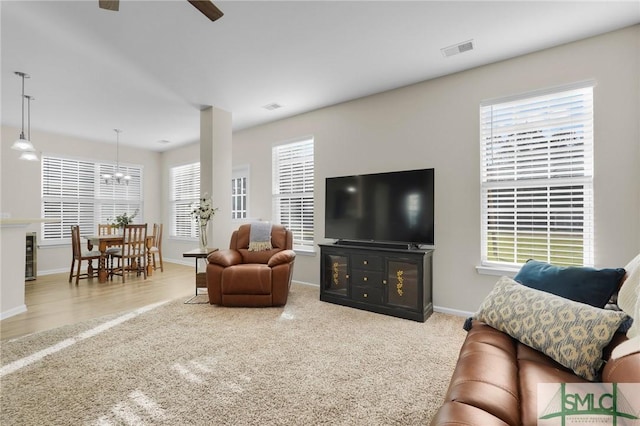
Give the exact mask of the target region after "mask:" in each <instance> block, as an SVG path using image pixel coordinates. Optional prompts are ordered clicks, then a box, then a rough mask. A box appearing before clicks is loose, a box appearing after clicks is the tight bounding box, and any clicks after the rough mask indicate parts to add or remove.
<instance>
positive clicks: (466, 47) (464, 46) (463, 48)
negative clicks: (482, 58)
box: [440, 40, 473, 58]
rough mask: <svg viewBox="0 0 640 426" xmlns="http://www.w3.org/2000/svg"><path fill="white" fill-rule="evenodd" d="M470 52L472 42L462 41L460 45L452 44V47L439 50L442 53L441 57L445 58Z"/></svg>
mask: <svg viewBox="0 0 640 426" xmlns="http://www.w3.org/2000/svg"><path fill="white" fill-rule="evenodd" d="M470 50H473V40H467V41H463V42H462V43H458V44H454V45H453V46H449V47H445V48H443V49H440V51H441V52H442V56H444V57H445V58H448V57H449V56H453V55H458V54H460V53H464V52H468V51H470Z"/></svg>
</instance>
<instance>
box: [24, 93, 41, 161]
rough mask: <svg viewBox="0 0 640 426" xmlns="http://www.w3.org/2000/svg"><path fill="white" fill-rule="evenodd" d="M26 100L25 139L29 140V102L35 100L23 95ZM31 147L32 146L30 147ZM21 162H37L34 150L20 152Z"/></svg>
mask: <svg viewBox="0 0 640 426" xmlns="http://www.w3.org/2000/svg"><path fill="white" fill-rule="evenodd" d="M24 97H25V98H27V138H28V140H29V141H30V140H31V101H33V100H35V99H36V98H34V97H33V96H29V95H24ZM32 146H33V145H32ZM20 159H21V160H27V161H38V154H36V151H35V149H34V150H33V151H22V154H20Z"/></svg>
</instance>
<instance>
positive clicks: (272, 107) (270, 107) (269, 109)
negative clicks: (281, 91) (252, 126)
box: [262, 102, 282, 111]
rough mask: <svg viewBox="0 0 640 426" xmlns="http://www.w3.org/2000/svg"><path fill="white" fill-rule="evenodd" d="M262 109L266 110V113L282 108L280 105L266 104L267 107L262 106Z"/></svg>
mask: <svg viewBox="0 0 640 426" xmlns="http://www.w3.org/2000/svg"><path fill="white" fill-rule="evenodd" d="M262 108H264V109H266V110H267V111H273V110H274V109H279V108H282V105H280V104H278V103H275V102H274V103H272V104H267V105H265V106H263V107H262Z"/></svg>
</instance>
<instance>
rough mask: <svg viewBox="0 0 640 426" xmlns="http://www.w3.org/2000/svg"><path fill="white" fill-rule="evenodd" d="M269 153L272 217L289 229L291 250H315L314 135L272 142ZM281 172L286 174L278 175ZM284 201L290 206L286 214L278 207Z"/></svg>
mask: <svg viewBox="0 0 640 426" xmlns="http://www.w3.org/2000/svg"><path fill="white" fill-rule="evenodd" d="M271 155H272V209H273V220H274V222H276V223H279V224H282V225H284V226H285V227H286V228H287V229H289V230H290V231H292V232H293V249H294V250H296V251H300V252H315V220H314V204H315V142H314V137H313V136H307V137H303V138H299V139H295V140H292V141H288V142H284V143H279V144H274V145H273V146H272V151H271ZM286 156H288V158H286ZM284 172H286V173H288V177H287V175H284V176H281V175H282V174H283V173H284ZM297 172H299V173H297ZM287 180H288V182H287ZM287 201H289V203H290V206H292V207H291V208H290V209H289V212H288V213H287V212H284V211H283V210H282V209H281V206H282V205H283V202H284V203H286V202H287Z"/></svg>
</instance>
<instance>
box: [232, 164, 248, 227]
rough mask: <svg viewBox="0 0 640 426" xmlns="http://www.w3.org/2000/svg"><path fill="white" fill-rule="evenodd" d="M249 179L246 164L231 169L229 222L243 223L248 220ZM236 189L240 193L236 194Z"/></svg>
mask: <svg viewBox="0 0 640 426" xmlns="http://www.w3.org/2000/svg"><path fill="white" fill-rule="evenodd" d="M249 177H250V168H249V165H248V164H245V165H241V166H235V167H234V168H233V171H232V173H231V220H233V221H244V220H247V219H248V218H249ZM236 189H240V192H239V193H236V192H235V191H236ZM236 201H237V202H236ZM238 206H239V208H238Z"/></svg>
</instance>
